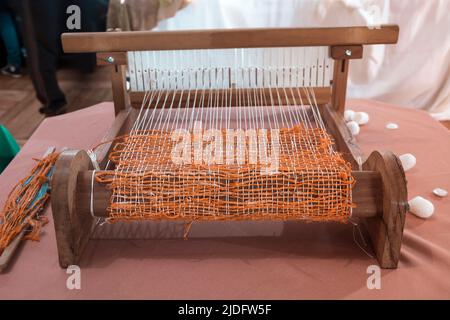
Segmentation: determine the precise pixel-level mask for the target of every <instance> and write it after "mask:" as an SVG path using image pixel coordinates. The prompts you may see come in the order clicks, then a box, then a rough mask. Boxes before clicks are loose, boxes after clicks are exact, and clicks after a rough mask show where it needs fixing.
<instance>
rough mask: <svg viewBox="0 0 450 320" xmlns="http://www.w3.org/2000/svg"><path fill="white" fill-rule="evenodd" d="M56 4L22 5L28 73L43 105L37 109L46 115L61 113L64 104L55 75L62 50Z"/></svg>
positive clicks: (27, 1)
mask: <svg viewBox="0 0 450 320" xmlns="http://www.w3.org/2000/svg"><path fill="white" fill-rule="evenodd" d="M58 4H59V1H58V2H55V1H51V0H40V1H34V0H25V1H23V6H22V7H21V15H22V20H23V24H24V26H23V30H24V33H25V43H26V48H27V53H28V62H29V67H30V75H31V78H32V80H33V85H34V87H35V90H36V95H37V98H38V99H39V100H40V101H41V103H42V104H43V107H42V108H41V109H40V111H41V112H42V113H45V114H48V115H51V114H57V113H60V112H62V111H63V107H64V106H65V104H66V99H65V96H64V93H63V92H62V91H61V89H60V88H59V86H58V81H57V78H56V70H57V64H58V58H59V55H60V51H61V49H60V41H61V40H60V39H59V35H60V31H59V30H60V28H61V26H60V24H61V23H60V20H61V17H64V12H62V13H61V12H60V11H61V10H59V9H60V8H59V7H60V6H59V5H58Z"/></svg>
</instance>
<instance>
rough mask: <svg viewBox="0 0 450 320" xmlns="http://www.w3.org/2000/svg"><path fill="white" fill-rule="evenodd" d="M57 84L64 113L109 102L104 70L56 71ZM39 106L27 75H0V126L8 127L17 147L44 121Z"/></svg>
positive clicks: (109, 84)
mask: <svg viewBox="0 0 450 320" xmlns="http://www.w3.org/2000/svg"><path fill="white" fill-rule="evenodd" d="M58 82H59V85H60V87H61V89H62V91H63V92H64V93H65V95H66V99H67V102H68V112H70V111H75V110H78V109H81V108H85V107H89V106H92V105H93V104H96V103H99V102H102V101H112V93H111V82H110V80H109V70H108V68H104V67H103V68H97V70H96V71H95V72H94V73H92V74H81V73H79V72H78V71H76V70H60V71H59V72H58ZM40 107H41V103H40V102H39V101H38V100H37V98H36V94H35V91H34V88H33V84H32V83H31V79H30V77H29V76H28V75H24V76H23V77H21V78H19V79H14V78H11V77H8V76H3V75H0V124H2V125H4V126H6V128H8V130H9V131H10V132H11V134H12V136H13V137H14V138H15V139H16V141H17V142H18V143H19V144H20V145H23V144H24V143H25V142H26V141H27V140H28V138H29V137H30V136H31V134H32V133H33V132H34V130H36V128H37V127H38V126H39V124H40V123H41V122H42V120H44V116H43V115H41V114H40V113H39V108H40Z"/></svg>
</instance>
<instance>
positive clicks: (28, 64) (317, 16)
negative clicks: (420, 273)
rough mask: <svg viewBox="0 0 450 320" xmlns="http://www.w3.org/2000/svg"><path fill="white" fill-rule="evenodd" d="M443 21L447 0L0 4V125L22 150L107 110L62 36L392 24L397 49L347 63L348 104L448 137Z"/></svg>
mask: <svg viewBox="0 0 450 320" xmlns="http://www.w3.org/2000/svg"><path fill="white" fill-rule="evenodd" d="M74 5H75V6H77V7H78V8H79V12H78V11H77V9H76V8H75V9H74V7H73V6H74ZM449 12H450V1H449V0H246V1H242V0H190V1H188V0H109V1H108V0H78V1H76V0H39V1H36V0H0V36H1V39H0V40H1V41H0V66H1V74H0V124H1V125H3V126H4V127H6V128H7V129H8V130H9V132H10V133H11V135H12V136H13V137H14V138H15V140H16V141H18V144H19V145H21V144H23V143H24V142H25V141H26V140H27V139H28V138H29V137H30V135H31V134H32V133H33V131H34V130H35V129H36V127H37V126H38V125H39V124H40V122H41V121H42V120H43V119H44V118H45V117H46V116H54V115H58V114H62V113H65V112H71V111H75V110H77V109H81V108H85V107H89V106H91V105H93V104H96V103H98V102H101V101H111V100H112V93H111V89H110V79H109V73H108V70H107V68H99V67H96V66H95V56H93V55H89V54H76V55H74V54H72V55H69V54H63V52H62V49H61V41H60V35H61V33H63V32H89V31H107V30H108V31H121V30H152V29H154V30H179V29H202V28H237V27H317V26H321V27H327V26H353V25H367V26H370V27H376V26H377V25H379V24H385V23H395V24H398V25H399V26H400V38H399V43H398V44H397V45H392V46H370V48H369V46H368V47H366V48H365V49H364V50H365V52H364V59H363V60H356V61H353V62H352V64H351V67H350V78H349V84H348V85H349V88H348V97H349V98H365V99H373V100H378V101H385V102H389V103H393V104H397V105H400V106H404V107H407V108H416V109H422V110H424V111H426V112H429V113H431V114H432V116H433V117H435V118H436V119H437V120H440V121H441V122H442V123H443V124H444V125H447V126H448V127H450V125H449V124H450V121H449V120H450V81H449V79H450V68H449V66H450V32H449V30H450V15H449ZM77 15H79V16H77ZM77 18H80V19H79V21H80V23H79V25H77Z"/></svg>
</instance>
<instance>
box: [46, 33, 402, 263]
mask: <svg viewBox="0 0 450 320" xmlns="http://www.w3.org/2000/svg"><path fill="white" fill-rule="evenodd" d="M398 32H399V28H398V26H396V25H384V26H381V27H379V28H373V29H370V28H368V27H365V26H362V27H344V28H293V29H286V28H285V29H231V30H203V31H171V32H170V31H169V32H110V33H69V34H63V35H62V43H63V48H64V50H65V51H66V52H95V53H97V62H98V64H99V65H111V68H112V78H111V82H112V90H113V99H114V107H115V113H116V119H115V121H114V124H113V126H112V127H111V129H110V130H109V132H108V133H107V135H106V136H105V137H104V139H103V140H104V141H109V140H111V139H113V138H115V137H116V136H118V135H121V134H124V133H126V132H128V131H129V130H130V126H131V124H132V123H133V120H134V118H135V115H136V109H135V108H132V107H133V106H134V107H137V105H139V106H140V102H141V101H142V94H140V93H133V92H127V90H126V82H125V70H126V69H125V68H126V64H127V56H126V52H127V51H135V50H177V49H211V48H249V47H284V46H329V47H330V51H329V52H330V56H331V57H332V58H333V59H334V60H335V64H334V71H333V80H332V85H331V87H329V88H314V91H315V93H316V96H317V100H318V104H319V110H320V112H321V115H322V118H323V120H324V123H325V125H326V127H327V130H328V131H329V133H330V134H331V135H332V136H333V137H334V139H335V142H336V146H337V149H338V150H339V151H340V152H341V153H342V154H343V156H344V157H345V159H346V160H347V161H348V162H349V163H351V165H352V169H353V172H352V174H353V176H354V177H355V179H356V184H355V186H354V189H353V201H354V202H355V203H356V205H357V207H356V208H355V209H354V210H353V213H352V217H354V218H358V219H360V220H361V221H362V222H363V223H364V224H365V225H366V226H367V230H368V232H369V235H370V239H371V242H372V246H373V249H374V251H375V254H376V257H377V259H378V262H379V264H380V266H381V267H383V268H396V267H397V264H398V260H399V255H400V246H401V240H402V235H403V227H404V221H405V213H406V211H407V207H408V205H407V190H406V179H405V175H404V172H403V168H402V166H401V163H400V161H399V159H398V158H397V157H396V156H395V155H394V154H393V153H391V152H383V153H381V152H378V151H374V152H372V154H371V155H370V156H369V157H368V158H367V159H366V160H365V161H364V162H363V163H362V166H361V162H358V159H359V158H360V159H363V155H362V153H361V151H360V150H359V148H358V146H357V144H356V142H355V140H354V138H353V137H352V135H351V134H350V132H349V131H348V129H347V127H346V125H345V122H344V120H343V111H344V109H345V95H346V87H347V76H348V68H349V61H350V60H351V59H360V58H362V53H363V45H371V44H394V43H396V42H397V39H398ZM230 90H231V89H230ZM112 147H113V143H107V144H104V145H102V146H101V147H100V148H99V149H97V150H96V153H97V158H98V159H99V162H100V163H105V161H107V158H108V153H109V151H110V150H111V148H112ZM92 169H93V168H92V164H91V161H90V158H89V157H88V156H87V154H86V152H85V151H82V150H80V151H77V150H72V151H67V152H64V153H63V154H62V155H61V156H60V159H59V160H58V161H57V163H56V167H55V172H54V175H53V179H52V190H53V191H52V211H53V217H54V222H55V230H56V238H57V246H58V254H59V262H60V265H61V267H67V266H68V265H71V264H77V263H78V262H79V260H80V258H81V255H82V253H83V250H84V248H85V246H86V244H87V242H88V240H89V236H90V233H91V231H92V226H93V223H94V217H92V216H91V214H90V206H91V183H92V171H91V170H92ZM93 188H94V190H95V192H94V193H93V202H92V204H93V205H94V207H95V212H96V214H98V215H99V216H102V215H103V216H106V214H107V213H106V207H107V205H108V201H109V197H110V191H108V190H107V189H106V188H105V186H103V185H101V184H98V183H97V182H94V184H93ZM102 213H103V214H102Z"/></svg>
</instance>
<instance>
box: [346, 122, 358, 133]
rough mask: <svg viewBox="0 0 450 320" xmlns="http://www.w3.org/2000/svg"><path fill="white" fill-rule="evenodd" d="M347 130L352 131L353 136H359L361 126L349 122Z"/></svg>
mask: <svg viewBox="0 0 450 320" xmlns="http://www.w3.org/2000/svg"><path fill="white" fill-rule="evenodd" d="M347 128H348V129H349V130H350V132H351V133H352V135H354V136H357V135H358V133H359V125H358V124H357V123H356V122H355V121H350V122H347Z"/></svg>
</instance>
